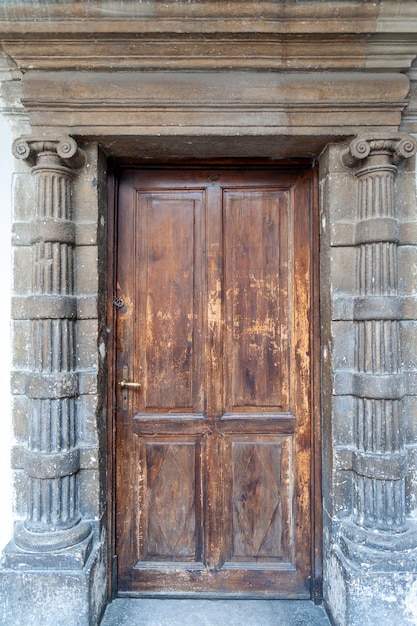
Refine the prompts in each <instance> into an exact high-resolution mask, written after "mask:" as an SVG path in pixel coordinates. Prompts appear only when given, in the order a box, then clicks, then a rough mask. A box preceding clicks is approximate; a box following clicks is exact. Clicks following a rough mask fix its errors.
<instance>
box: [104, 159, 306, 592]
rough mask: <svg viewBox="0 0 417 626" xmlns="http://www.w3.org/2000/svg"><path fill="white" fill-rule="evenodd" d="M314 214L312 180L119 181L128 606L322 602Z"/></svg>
mask: <svg viewBox="0 0 417 626" xmlns="http://www.w3.org/2000/svg"><path fill="white" fill-rule="evenodd" d="M311 205H312V198H311V178H310V173H309V171H307V170H303V169H294V170H289V169H281V170H280V169H278V168H270V169H268V168H259V167H255V166H253V167H249V166H248V167H246V168H240V169H239V170H238V169H234V168H232V167H229V168H228V167H224V168H219V169H215V168H205V169H204V168H202V169H199V170H198V169H194V168H188V169H182V168H177V169H174V168H165V169H163V168H161V169H159V170H158V169H149V168H148V169H147V168H143V169H140V170H139V169H138V170H133V169H132V170H126V171H123V172H122V174H121V177H120V181H119V197H118V218H117V259H116V261H117V270H116V276H117V280H116V283H117V284H116V290H117V296H118V297H119V298H121V299H122V301H123V306H122V307H119V308H118V310H117V314H116V337H117V342H116V370H117V372H116V376H117V382H118V383H119V382H120V381H122V380H123V379H125V380H128V381H130V382H132V381H133V382H140V385H141V386H140V387H129V386H124V387H121V386H120V385H118V386H117V419H116V462H115V472H116V552H117V558H118V589H119V592H120V593H132V594H144V595H146V594H167V595H172V594H179V595H181V594H194V593H197V594H211V595H234V596H236V595H239V596H241V595H243V596H246V597H252V596H257V595H261V596H263V595H269V596H273V597H309V595H310V582H311V568H312V500H311V449H312V446H311V432H312V429H311V421H312V400H311V397H312V393H311V327H310V326H311V324H310V319H311V315H310V314H311V311H310V309H311V274H312V272H311V257H312V255H311V239H312V234H311V233H312V223H311V221H312V211H311Z"/></svg>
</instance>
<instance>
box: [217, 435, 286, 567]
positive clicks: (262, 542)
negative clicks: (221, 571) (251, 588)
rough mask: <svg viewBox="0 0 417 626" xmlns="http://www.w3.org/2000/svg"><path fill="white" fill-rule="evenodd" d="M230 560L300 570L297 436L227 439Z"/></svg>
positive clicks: (240, 564) (227, 551)
mask: <svg viewBox="0 0 417 626" xmlns="http://www.w3.org/2000/svg"><path fill="white" fill-rule="evenodd" d="M225 447H226V452H225V456H226V458H225V467H227V468H230V474H229V475H226V477H225V485H226V494H225V510H226V512H227V513H228V520H227V521H228V528H227V530H226V532H225V537H226V541H227V539H228V540H229V541H228V545H227V547H226V554H227V563H226V565H225V567H232V566H235V567H236V566H240V567H242V565H243V563H245V564H246V566H247V567H255V568H258V569H262V568H263V567H265V565H266V564H268V566H269V568H273V567H275V568H278V569H280V568H282V567H286V568H293V569H294V568H295V564H294V536H295V532H294V518H295V515H294V510H293V508H294V493H293V480H292V471H293V468H292V436H291V435H287V436H269V437H265V436H263V437H259V436H258V437H255V436H249V435H247V436H245V437H227V438H226V446H225Z"/></svg>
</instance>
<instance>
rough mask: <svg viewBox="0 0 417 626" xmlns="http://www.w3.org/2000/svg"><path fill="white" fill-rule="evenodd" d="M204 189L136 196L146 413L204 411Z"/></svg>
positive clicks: (138, 345) (139, 353) (139, 343)
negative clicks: (202, 373)
mask: <svg viewBox="0 0 417 626" xmlns="http://www.w3.org/2000/svg"><path fill="white" fill-rule="evenodd" d="M203 203H204V194H203V192H202V191H199V192H198V191H188V192H184V191H183V190H176V189H170V190H169V191H164V192H162V191H158V192H157V191H153V192H142V193H141V192H138V193H137V197H136V214H137V226H136V228H135V238H136V241H135V243H136V247H137V256H136V259H134V262H135V263H136V268H137V272H138V287H139V288H138V289H137V290H136V294H135V297H136V299H137V311H138V314H139V315H138V328H137V339H136V341H135V352H136V354H135V355H134V356H136V357H137V361H138V366H137V371H139V372H141V383H142V392H141V394H140V397H139V398H138V400H139V402H138V405H139V406H138V408H139V410H140V411H141V412H143V413H154V414H166V413H169V414H172V413H174V412H178V413H192V412H194V413H202V411H203V403H204V399H203V388H202V384H203V380H204V379H203V377H202V376H201V364H202V345H201V344H202V328H201V324H202V314H201V301H200V300H201V292H202V284H201V281H202V275H201V271H202V268H201V255H202V237H203V234H202V232H201V228H202V220H201V217H202V207H203Z"/></svg>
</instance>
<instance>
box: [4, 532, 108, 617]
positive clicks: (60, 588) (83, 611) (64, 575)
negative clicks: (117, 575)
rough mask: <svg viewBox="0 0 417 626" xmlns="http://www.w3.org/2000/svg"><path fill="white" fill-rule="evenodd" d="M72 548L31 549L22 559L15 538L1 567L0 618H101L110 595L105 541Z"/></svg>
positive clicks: (8, 547) (7, 548) (6, 550)
mask: <svg viewBox="0 0 417 626" xmlns="http://www.w3.org/2000/svg"><path fill="white" fill-rule="evenodd" d="M86 541H88V540H86ZM90 543H91V542H90ZM74 551H75V549H66V550H60V551H56V552H53V553H49V554H48V555H46V554H42V555H41V554H38V555H35V554H33V553H27V554H26V556H25V558H24V559H22V551H21V550H19V548H16V546H15V544H14V543H13V542H11V543H10V544H9V545H8V546H7V547H6V549H5V551H4V556H3V564H2V567H1V568H0V624H13V626H40V625H42V626H57V625H58V624H59V626H93V625H94V626H95V625H96V624H98V623H99V621H100V617H101V615H102V613H103V611H104V608H105V605H106V599H107V562H106V549H105V542H99V541H93V542H92V544H91V545H90V546H84V545H80V546H78V547H77V549H76V554H75V553H74V554H72V552H74ZM83 555H85V558H86V560H85V562H84V563H83Z"/></svg>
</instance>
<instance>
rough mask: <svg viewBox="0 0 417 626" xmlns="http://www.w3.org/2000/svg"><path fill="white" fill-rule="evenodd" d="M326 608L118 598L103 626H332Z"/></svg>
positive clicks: (257, 602)
mask: <svg viewBox="0 0 417 626" xmlns="http://www.w3.org/2000/svg"><path fill="white" fill-rule="evenodd" d="M329 624H330V622H329V620H328V618H327V616H326V613H325V611H324V609H323V608H322V607H320V606H315V605H314V604H313V603H312V602H305V601H299V600H168V599H167V600H137V599H133V598H129V599H124V598H118V599H116V600H114V601H113V602H112V604H110V605H109V606H108V607H107V610H106V613H105V615H104V618H103V620H102V622H101V626H127V625H129V626H136V625H137V626H306V625H307V626H329Z"/></svg>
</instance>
